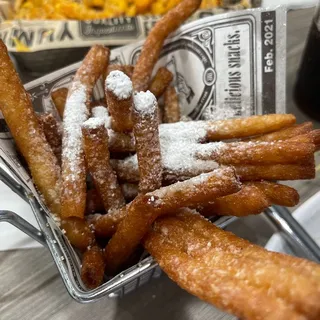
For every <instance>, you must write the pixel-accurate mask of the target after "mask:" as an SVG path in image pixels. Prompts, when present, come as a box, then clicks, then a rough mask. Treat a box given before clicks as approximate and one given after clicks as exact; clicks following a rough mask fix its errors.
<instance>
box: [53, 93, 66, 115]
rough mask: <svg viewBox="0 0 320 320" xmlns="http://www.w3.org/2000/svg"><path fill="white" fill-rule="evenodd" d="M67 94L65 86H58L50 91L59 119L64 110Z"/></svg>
mask: <svg viewBox="0 0 320 320" xmlns="http://www.w3.org/2000/svg"><path fill="white" fill-rule="evenodd" d="M67 96H68V89H67V88H59V89H57V90H55V91H53V92H52V93H51V99H52V101H53V104H54V106H55V107H56V109H57V111H58V113H59V116H60V118H61V119H63V112H64V107H65V104H66V101H67Z"/></svg>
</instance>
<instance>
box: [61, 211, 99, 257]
mask: <svg viewBox="0 0 320 320" xmlns="http://www.w3.org/2000/svg"><path fill="white" fill-rule="evenodd" d="M61 228H62V229H63V230H65V234H66V236H67V238H68V240H69V241H70V243H71V244H72V245H73V246H74V247H76V248H77V249H79V250H81V251H83V252H84V251H86V250H87V247H89V246H91V245H93V244H94V243H95V237H94V233H93V232H92V230H91V229H90V227H89V224H88V223H87V222H86V221H85V220H83V219H79V218H76V217H72V218H68V219H63V220H62V221H61Z"/></svg>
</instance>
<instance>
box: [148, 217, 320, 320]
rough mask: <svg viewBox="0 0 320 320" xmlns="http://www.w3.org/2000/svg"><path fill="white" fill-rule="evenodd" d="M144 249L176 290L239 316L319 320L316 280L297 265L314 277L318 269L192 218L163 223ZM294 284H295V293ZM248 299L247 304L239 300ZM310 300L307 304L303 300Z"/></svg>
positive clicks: (158, 223) (306, 301) (154, 231)
mask: <svg viewBox="0 0 320 320" xmlns="http://www.w3.org/2000/svg"><path fill="white" fill-rule="evenodd" d="M182 215H183V217H181V216H182ZM189 217H190V219H189ZM180 219H181V221H179V220H180ZM188 220H189V221H188ZM200 226H201V228H200ZM209 244H210V245H209ZM144 245H145V247H146V249H147V250H148V251H149V252H150V253H151V254H152V255H153V256H154V257H155V258H156V259H157V260H158V262H159V263H160V266H161V267H162V268H163V269H164V271H165V272H166V273H168V275H169V276H170V277H171V278H172V279H173V280H174V281H176V282H178V284H179V285H181V286H182V287H183V288H185V289H186V290H187V291H189V292H191V293H193V294H195V295H197V296H198V297H200V298H202V299H204V300H206V301H208V302H211V303H213V304H215V305H217V306H218V307H220V308H223V309H224V310H226V311H229V312H232V313H234V314H235V315H237V316H238V317H241V318H246V319H287V318H288V317H289V318H290V319H303V318H302V316H303V315H304V316H306V317H307V318H308V319H317V317H318V316H319V313H320V308H319V304H318V303H317V302H316V301H317V299H319V297H318V296H319V295H320V286H319V282H318V278H317V275H315V274H314V272H313V271H311V272H309V271H307V270H304V271H303V272H304V273H303V274H301V273H300V266H299V265H300V263H302V264H304V265H308V269H309V270H310V269H311V270H314V269H316V270H317V272H319V271H320V268H319V266H318V265H316V264H314V263H311V262H308V261H304V260H301V259H296V258H293V257H287V256H285V255H280V254H277V253H271V252H267V251H266V250H264V249H262V248H260V247H257V246H255V245H252V244H250V243H249V242H247V241H245V240H242V239H239V238H237V237H236V236H234V235H232V234H230V233H227V232H224V231H222V230H220V229H218V228H216V227H215V226H213V225H212V224H210V222H208V221H205V220H204V219H202V218H201V217H200V216H198V215H196V214H193V215H192V214H187V215H186V214H185V213H182V214H179V216H178V217H168V218H162V219H161V220H160V221H159V222H156V224H155V227H154V228H153V230H152V231H151V232H150V233H149V234H148V235H147V237H146V238H145V241H144ZM253 256H254V258H253ZM292 262H293V263H292ZM279 269H281V272H279ZM262 270H263V272H262ZM266 275H268V276H266ZM309 280H310V281H309ZM293 281H294V282H295V283H296V284H297V285H296V286H295V288H293V286H292V282H293ZM298 283H299V285H298ZM213 288H214V290H213ZM235 288H236V289H235ZM270 288H272V290H270ZM247 294H248V297H251V298H250V299H247V300H251V301H250V302H247V301H246V299H244V298H245V295H247ZM310 295H311V296H312V299H311V300H308V298H309V297H310ZM252 297H255V298H254V299H252ZM252 300H254V303H253V301H252ZM262 302H264V303H262ZM256 304H257V305H258V306H259V307H257V306H255V305H256Z"/></svg>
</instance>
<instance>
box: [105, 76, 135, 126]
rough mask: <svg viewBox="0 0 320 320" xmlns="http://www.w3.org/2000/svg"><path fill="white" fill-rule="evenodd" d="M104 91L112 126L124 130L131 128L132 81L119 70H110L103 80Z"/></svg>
mask: <svg viewBox="0 0 320 320" xmlns="http://www.w3.org/2000/svg"><path fill="white" fill-rule="evenodd" d="M105 92H106V99H107V105H108V109H109V112H110V114H111V116H112V128H113V129H114V130H115V131H120V132H125V131H131V130H132V118H131V112H132V82H131V80H130V78H129V77H128V76H127V75H125V74H124V73H123V72H121V71H112V72H110V74H109V75H108V76H107V79H106V82H105Z"/></svg>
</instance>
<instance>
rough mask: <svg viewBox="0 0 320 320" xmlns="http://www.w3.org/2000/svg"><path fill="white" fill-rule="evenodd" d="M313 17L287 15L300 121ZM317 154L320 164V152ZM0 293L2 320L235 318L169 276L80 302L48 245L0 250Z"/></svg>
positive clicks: (249, 223) (249, 228) (301, 185)
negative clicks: (303, 61)
mask: <svg viewBox="0 0 320 320" xmlns="http://www.w3.org/2000/svg"><path fill="white" fill-rule="evenodd" d="M312 16H313V9H304V10H298V11H291V12H289V14H288V57H287V90H288V91H287V93H288V94H287V104H288V111H289V112H292V113H294V114H296V116H297V117H298V120H299V122H302V121H305V120H309V119H308V118H307V117H306V116H304V115H303V114H302V113H301V112H300V111H299V110H298V109H297V108H296V107H295V106H294V103H293V101H292V98H291V97H292V88H293V84H294V81H295V76H296V71H297V68H298V66H299V61H300V58H301V54H302V51H303V48H304V44H305V39H306V36H307V33H308V29H309V26H310V22H311V19H312ZM316 126H317V127H320V124H319V123H316ZM317 158H318V159H317V160H318V161H317V162H318V163H319V162H320V161H319V159H320V157H319V155H318V156H317ZM291 185H294V187H296V188H297V189H298V190H299V192H300V195H301V198H302V201H304V200H305V199H307V198H308V197H310V196H311V195H313V194H314V193H315V192H316V191H318V190H319V189H320V175H318V176H317V179H316V180H314V181H311V182H310V181H309V182H306V181H302V182H294V183H293V184H291ZM259 225H260V229H259V227H258V228H257V226H259ZM232 228H233V229H235V232H236V233H237V234H238V235H240V236H243V237H246V238H248V239H250V240H252V241H255V242H257V243H259V244H264V243H265V242H266V241H267V239H268V237H269V236H270V230H269V229H268V228H267V227H266V226H265V225H264V224H263V223H262V221H261V218H259V217H250V218H247V219H245V220H243V221H242V222H241V223H237V225H234V226H233V227H232ZM257 229H259V230H261V232H259V235H257V234H256V232H254V230H257ZM0 291H1V293H0V295H1V296H0V320H37V319H39V320H40V319H41V320H44V319H51V320H58V319H59V320H64V319H77V320H87V319H91V320H98V319H105V320H113V319H115V320H132V319H140V320H144V319H150V317H151V318H152V319H154V320H158V319H168V320H175V319H177V320H181V319H183V320H197V319H199V320H200V319H201V320H206V319H214V320H218V319H224V320H231V319H235V318H234V317H232V316H230V315H227V314H225V313H223V312H221V311H219V310H217V309H216V308H214V307H213V306H210V305H208V304H206V303H205V302H202V301H201V300H199V299H198V298H196V297H193V296H191V295H189V294H188V293H187V292H185V291H183V290H182V289H180V288H179V287H178V286H177V285H176V284H174V283H173V282H172V281H171V280H170V279H168V278H167V277H166V276H165V275H163V276H161V277H160V278H159V279H155V280H152V281H151V282H150V283H149V284H147V285H145V286H143V287H141V288H139V289H138V290H137V291H135V292H134V293H131V294H129V295H127V296H125V297H124V298H122V299H117V300H110V299H107V298H106V299H103V300H101V301H99V302H96V303H94V304H86V305H81V304H78V303H76V302H74V301H73V300H72V299H71V298H70V297H69V295H68V294H67V292H66V290H65V288H64V285H63V283H62V280H61V279H60V277H59V275H58V272H57V269H56V267H55V266H54V263H53V260H52V258H51V256H50V254H49V252H48V251H47V250H46V249H44V248H38V249H28V250H16V251H7V252H0Z"/></svg>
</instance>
